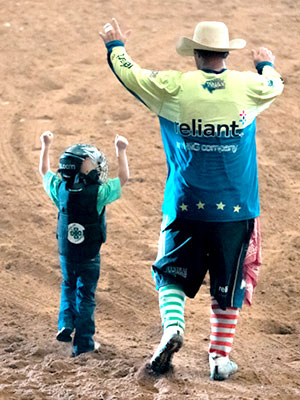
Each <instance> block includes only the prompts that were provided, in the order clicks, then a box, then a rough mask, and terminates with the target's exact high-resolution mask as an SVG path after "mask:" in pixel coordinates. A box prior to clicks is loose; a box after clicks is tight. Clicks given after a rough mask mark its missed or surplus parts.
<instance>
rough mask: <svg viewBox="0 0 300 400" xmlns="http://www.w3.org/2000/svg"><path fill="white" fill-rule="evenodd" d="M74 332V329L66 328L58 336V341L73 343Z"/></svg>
mask: <svg viewBox="0 0 300 400" xmlns="http://www.w3.org/2000/svg"><path fill="white" fill-rule="evenodd" d="M72 332H73V329H72V328H69V327H67V326H64V327H63V328H61V329H60V330H59V331H58V332H57V334H56V340H58V341H59V342H72V337H71V334H72Z"/></svg>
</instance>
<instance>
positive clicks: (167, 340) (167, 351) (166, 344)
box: [150, 329, 183, 374]
mask: <svg viewBox="0 0 300 400" xmlns="http://www.w3.org/2000/svg"><path fill="white" fill-rule="evenodd" d="M182 343H183V337H182V335H181V334H180V332H179V331H178V330H177V329H176V330H174V329H167V330H166V331H165V332H164V334H163V336H162V338H161V341H160V344H159V345H158V347H157V349H156V351H155V353H154V355H153V357H152V358H151V361H150V367H151V369H152V371H154V372H156V373H157V374H163V373H165V372H167V371H169V370H170V368H171V361H172V358H173V355H174V353H176V352H177V351H178V350H179V349H180V348H181V346H182Z"/></svg>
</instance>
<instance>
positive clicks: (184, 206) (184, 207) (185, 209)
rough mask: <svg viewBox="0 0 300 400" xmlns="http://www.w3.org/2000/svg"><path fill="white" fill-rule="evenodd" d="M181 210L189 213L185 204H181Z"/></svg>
mask: <svg viewBox="0 0 300 400" xmlns="http://www.w3.org/2000/svg"><path fill="white" fill-rule="evenodd" d="M179 208H181V211H187V209H188V206H187V205H186V204H184V203H182V204H181V206H179Z"/></svg>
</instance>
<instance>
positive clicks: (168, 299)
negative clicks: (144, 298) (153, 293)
mask: <svg viewBox="0 0 300 400" xmlns="http://www.w3.org/2000/svg"><path fill="white" fill-rule="evenodd" d="M184 305H185V293H184V291H183V290H182V289H181V288H180V287H179V286H177V285H166V286H163V287H162V288H160V289H159V309H160V315H161V320H162V326H163V329H164V332H166V330H168V331H169V330H174V331H176V330H177V331H179V333H180V334H181V335H183V333H184V328H185V322H184Z"/></svg>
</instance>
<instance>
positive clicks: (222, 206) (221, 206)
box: [216, 201, 226, 210]
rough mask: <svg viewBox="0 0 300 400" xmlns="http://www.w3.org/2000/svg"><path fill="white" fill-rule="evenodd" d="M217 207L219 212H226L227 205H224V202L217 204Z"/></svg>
mask: <svg viewBox="0 0 300 400" xmlns="http://www.w3.org/2000/svg"><path fill="white" fill-rule="evenodd" d="M216 206H217V210H224V207H225V206H226V204H224V203H222V201H221V202H220V203H217V204H216Z"/></svg>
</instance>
